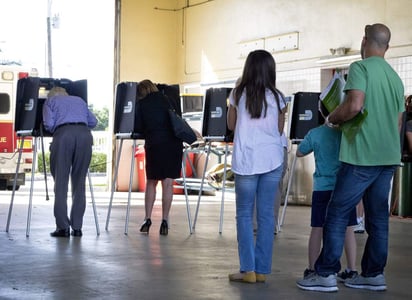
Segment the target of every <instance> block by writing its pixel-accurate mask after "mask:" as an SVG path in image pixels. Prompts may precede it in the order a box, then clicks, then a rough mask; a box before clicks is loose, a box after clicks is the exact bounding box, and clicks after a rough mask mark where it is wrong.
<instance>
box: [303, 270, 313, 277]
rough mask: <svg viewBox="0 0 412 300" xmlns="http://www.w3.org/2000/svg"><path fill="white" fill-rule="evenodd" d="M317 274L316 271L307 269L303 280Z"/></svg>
mask: <svg viewBox="0 0 412 300" xmlns="http://www.w3.org/2000/svg"><path fill="white" fill-rule="evenodd" d="M314 274H315V270H310V269H305V271H303V278H307V277H308V276H312V275H314Z"/></svg>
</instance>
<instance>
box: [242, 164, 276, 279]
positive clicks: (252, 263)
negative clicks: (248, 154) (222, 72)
mask: <svg viewBox="0 0 412 300" xmlns="http://www.w3.org/2000/svg"><path fill="white" fill-rule="evenodd" d="M282 168H283V167H282V165H281V166H280V167H278V168H277V169H275V170H273V171H270V172H267V173H264V174H256V175H238V174H236V175H235V193H236V227H237V240H238V252H239V261H240V271H241V272H249V271H255V272H256V273H260V274H269V273H270V272H271V270H272V251H273V240H274V232H273V228H274V226H275V225H274V224H275V219H274V204H275V195H276V192H277V190H278V188H279V181H280V180H281V177H282ZM255 200H256V219H257V233H256V243H255V242H254V235H253V210H254V206H255Z"/></svg>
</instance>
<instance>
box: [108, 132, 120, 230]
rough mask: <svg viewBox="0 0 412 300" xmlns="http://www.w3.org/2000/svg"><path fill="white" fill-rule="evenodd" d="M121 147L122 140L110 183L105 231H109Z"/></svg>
mask: <svg viewBox="0 0 412 300" xmlns="http://www.w3.org/2000/svg"><path fill="white" fill-rule="evenodd" d="M122 147H123V139H120V145H119V152H118V153H117V158H116V164H115V169H114V177H113V182H112V191H111V194H110V201H109V208H108V211H107V218H106V227H105V229H106V231H107V230H109V222H110V214H111V212H112V204H113V196H114V191H115V190H116V181H117V175H118V172H119V162H120V154H121V153H122Z"/></svg>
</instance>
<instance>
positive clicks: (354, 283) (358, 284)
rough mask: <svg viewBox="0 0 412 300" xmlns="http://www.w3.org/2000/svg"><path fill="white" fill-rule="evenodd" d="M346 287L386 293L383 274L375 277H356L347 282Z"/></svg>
mask: <svg viewBox="0 0 412 300" xmlns="http://www.w3.org/2000/svg"><path fill="white" fill-rule="evenodd" d="M345 286H347V287H350V288H354V289H365V290H372V291H385V290H386V281H385V276H384V275H383V274H379V275H377V276H375V277H364V276H362V275H357V276H354V277H353V278H350V279H347V280H346V281H345Z"/></svg>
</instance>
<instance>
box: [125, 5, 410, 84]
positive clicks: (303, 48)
mask: <svg viewBox="0 0 412 300" xmlns="http://www.w3.org/2000/svg"><path fill="white" fill-rule="evenodd" d="M186 2H187V1H186V0H152V1H148V0H121V3H122V10H121V11H122V15H121V20H122V21H121V26H122V27H121V48H120V53H121V58H120V79H121V80H136V81H138V80H141V79H143V78H146V77H148V78H151V79H153V80H154V81H156V82H166V83H190V82H206V83H207V82H217V81H225V80H231V79H233V78H236V77H237V76H239V75H240V72H241V69H242V66H243V63H244V58H240V57H239V53H240V47H241V46H242V43H243V42H246V41H252V40H256V39H261V38H267V37H271V36H277V35H281V34H284V33H289V32H295V31H297V32H299V47H298V50H292V51H287V52H280V53H274V54H273V55H274V57H275V59H276V61H277V63H278V70H279V71H286V70H296V69H305V68H311V67H319V64H318V63H317V61H318V59H319V58H320V57H323V56H328V55H330V52H329V48H337V47H347V48H350V49H351V51H356V50H359V45H360V40H361V38H362V35H363V28H364V25H365V24H370V23H376V22H382V23H385V24H387V25H388V26H389V27H390V28H391V30H392V42H391V49H390V51H389V52H388V57H397V56H407V55H412V30H410V28H412V18H410V15H409V10H410V8H412V1H411V0H362V1H358V0H346V1H341V0H313V1H307V0H276V1H274V0H214V1H204V0H189V1H188V2H189V5H190V6H191V7H187V8H183V7H184V6H185V5H186ZM203 2H206V3H204V4H202V3H203ZM197 4H198V5H197ZM155 7H158V8H164V9H172V10H156V9H154V8H155Z"/></svg>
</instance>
